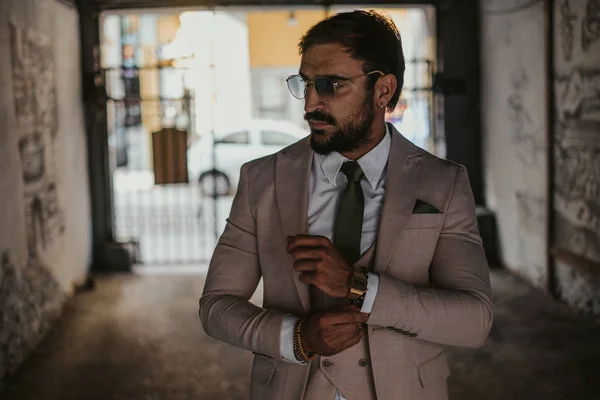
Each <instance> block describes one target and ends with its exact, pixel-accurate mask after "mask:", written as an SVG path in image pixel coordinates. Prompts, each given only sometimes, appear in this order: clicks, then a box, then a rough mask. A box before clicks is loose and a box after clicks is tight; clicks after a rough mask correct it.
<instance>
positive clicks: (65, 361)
mask: <svg viewBox="0 0 600 400" xmlns="http://www.w3.org/2000/svg"><path fill="white" fill-rule="evenodd" d="M492 280H493V286H494V296H495V326H494V329H493V331H492V333H491V335H490V339H489V340H488V343H487V344H486V345H485V346H483V347H482V348H480V349H478V350H470V349H458V348H451V349H448V353H449V358H450V363H451V368H452V375H451V377H450V378H449V387H450V398H451V399H462V400H470V399H478V400H479V399H488V400H496V399H498V400H500V399H502V400H508V399H528V400H529V399H540V400H541V399H544V400H553V399H577V400H584V399H599V398H600V386H598V384H597V380H598V378H600V376H599V375H600V340H599V339H600V324H598V323H597V322H594V321H590V320H586V319H585V318H582V317H580V316H577V315H574V314H573V313H571V312H570V311H569V309H567V308H566V307H564V306H562V305H559V304H556V303H554V302H552V301H551V300H549V299H548V298H547V297H545V296H544V295H542V294H540V293H539V292H537V291H534V290H532V289H531V288H530V287H529V286H527V285H525V284H523V283H522V282H521V281H519V280H518V279H516V278H514V277H512V276H510V275H508V274H506V273H503V272H498V271H494V272H493V276H492ZM202 284H203V279H202V277H201V276H164V275H154V276H143V277H142V276H110V277H103V278H100V279H98V282H97V289H96V290H95V291H92V292H86V293H82V294H80V295H78V296H77V297H75V298H74V299H73V300H72V301H71V302H70V303H69V304H68V305H67V307H66V310H65V314H64V317H63V318H62V319H61V320H60V322H59V323H58V324H57V325H56V327H55V328H54V329H53V331H52V332H51V333H50V334H49V335H48V336H47V337H46V339H45V340H44V341H43V342H42V343H41V344H40V346H39V347H38V348H37V350H36V351H35V352H34V353H33V354H32V355H31V356H30V358H29V359H28V361H27V362H26V363H25V364H24V365H23V366H22V368H21V369H20V370H19V371H18V373H17V374H16V375H15V376H14V377H13V378H12V380H11V382H9V383H8V385H7V386H6V388H5V391H4V392H3V393H0V398H1V399H3V400H33V399H40V400H41V399H43V400H58V399H61V400H84V399H89V400H109V399H116V400H125V399H127V400H138V399H139V400H158V399H161V400H179V399H181V400H184V399H185V400H192V399H194V400H200V399H245V398H246V396H247V387H248V378H247V377H248V368H249V362H250V355H249V354H248V353H245V352H242V351H241V350H238V349H235V348H232V347H230V346H227V345H224V344H221V343H218V342H216V341H214V340H213V339H211V338H209V337H207V336H206V335H205V334H204V333H203V332H202V329H201V327H200V323H199V321H198V317H197V300H198V297H199V295H200V293H201V290H202Z"/></svg>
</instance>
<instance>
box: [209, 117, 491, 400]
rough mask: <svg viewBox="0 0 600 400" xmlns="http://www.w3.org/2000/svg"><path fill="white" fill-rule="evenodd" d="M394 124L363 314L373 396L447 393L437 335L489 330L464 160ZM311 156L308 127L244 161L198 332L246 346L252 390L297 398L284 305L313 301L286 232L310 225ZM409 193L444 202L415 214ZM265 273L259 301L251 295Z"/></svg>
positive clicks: (299, 382)
mask: <svg viewBox="0 0 600 400" xmlns="http://www.w3.org/2000/svg"><path fill="white" fill-rule="evenodd" d="M391 130H392V145H391V151H390V156H389V160H388V170H387V178H386V179H387V181H386V192H385V197H384V204H383V208H382V217H381V225H380V228H379V233H378V237H377V241H376V248H375V250H376V253H375V257H374V263H373V269H374V272H376V273H378V274H379V276H380V282H379V290H378V293H377V297H376V300H375V303H374V305H373V309H372V312H371V314H370V316H369V319H368V325H369V328H368V342H369V349H370V356H371V363H372V364H371V365H372V370H373V379H374V383H375V389H376V393H377V398H378V399H380V400H386V399H394V400H400V399H406V400H418V399H444V398H446V397H447V389H446V378H447V377H448V375H449V367H448V363H447V360H446V356H445V353H444V351H443V349H442V345H454V346H466V347H478V346H480V345H482V344H483V343H484V342H485V340H486V338H487V335H488V333H489V330H490V327H491V324H492V310H491V289H490V280H489V270H488V265H487V262H486V259H485V255H484V252H483V247H482V243H481V238H480V236H479V232H478V228H477V221H476V216H475V203H474V200H473V195H472V191H471V187H470V184H469V181H468V177H467V172H466V170H465V168H464V167H462V166H460V165H457V164H454V163H452V162H450V161H446V160H442V159H439V158H437V157H435V156H433V155H431V154H429V153H427V152H426V151H424V150H423V149H421V148H419V147H417V146H415V145H413V144H412V143H411V142H409V141H408V140H407V139H406V138H404V137H403V136H402V135H401V134H400V133H398V132H397V131H396V130H395V129H393V128H392V129H391ZM312 156H313V152H312V150H311V148H310V144H309V140H308V138H306V139H304V140H302V141H300V142H298V143H296V144H294V145H292V146H290V147H288V148H286V149H284V150H282V151H280V152H278V153H276V154H274V155H271V156H267V157H264V158H261V159H258V160H255V161H252V162H249V163H247V164H245V165H244V166H243V167H242V169H241V176H240V183H239V186H238V191H237V193H236V195H235V198H234V201H233V206H232V208H231V213H230V215H229V218H228V219H227V225H226V228H225V231H224V233H223V234H222V236H221V238H220V239H219V242H218V245H217V247H216V249H215V252H214V255H213V257H212V260H211V262H210V267H209V271H208V275H207V278H206V284H205V287H204V291H203V294H202V297H201V298H200V311H199V314H200V320H201V322H202V326H203V327H204V330H205V332H206V333H207V334H208V335H210V336H212V337H214V338H216V339H218V340H221V341H224V342H226V343H229V344H231V345H233V346H236V347H240V348H242V349H246V350H249V351H252V352H253V353H254V359H253V363H252V371H251V394H250V398H251V399H257V400H258V399H261V400H263V399H286V400H300V399H302V398H303V393H304V390H305V387H306V382H307V379H308V371H309V369H308V367H307V366H303V365H297V364H291V363H288V362H286V361H284V360H283V359H282V358H281V357H280V331H281V325H282V321H283V318H284V315H285V314H288V313H291V314H295V315H299V316H300V315H306V314H308V313H310V311H311V310H310V301H309V288H308V286H307V285H305V284H303V283H301V282H300V281H299V280H298V273H297V272H296V271H295V270H294V269H293V267H292V264H293V258H292V256H291V255H289V254H287V252H286V237H287V236H288V235H296V234H300V233H307V206H308V189H309V181H310V167H311V162H312ZM417 199H420V200H422V201H425V202H427V203H429V204H431V205H433V206H435V207H436V208H438V209H439V210H440V211H441V212H440V213H439V214H413V213H412V211H413V207H414V205H415V202H416V200H417ZM261 278H262V279H263V286H264V298H263V306H262V308H261V307H258V306H256V305H253V304H251V303H250V302H249V299H250V297H251V296H252V295H253V293H254V291H255V289H256V287H257V285H258V283H259V281H260V279H261ZM326 400H329V399H326ZM350 400H352V399H351V398H350Z"/></svg>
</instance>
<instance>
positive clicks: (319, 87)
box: [285, 71, 384, 102]
mask: <svg viewBox="0 0 600 400" xmlns="http://www.w3.org/2000/svg"><path fill="white" fill-rule="evenodd" d="M372 74H380V75H384V73H383V72H381V71H371V72H367V73H366V74H362V75H358V76H354V77H352V78H344V77H336V78H328V77H325V76H317V77H316V78H315V79H314V80H312V81H309V80H307V79H304V78H303V77H302V76H300V75H290V76H289V77H288V78H287V79H286V80H285V81H286V82H287V87H288V89H289V90H290V93H291V94H292V96H294V97H295V98H297V99H300V100H302V99H304V98H305V97H306V93H308V89H309V87H310V85H312V86H313V87H314V88H315V92H316V93H317V96H318V97H319V99H320V100H321V101H323V102H327V101H329V100H331V99H333V97H334V96H335V91H336V89H337V88H338V87H339V86H340V84H341V83H342V82H346V81H351V80H354V79H358V78H362V77H363V76H368V75H372Z"/></svg>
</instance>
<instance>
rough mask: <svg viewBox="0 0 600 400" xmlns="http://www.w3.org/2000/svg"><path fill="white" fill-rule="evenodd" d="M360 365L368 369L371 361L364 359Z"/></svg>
mask: <svg viewBox="0 0 600 400" xmlns="http://www.w3.org/2000/svg"><path fill="white" fill-rule="evenodd" d="M358 365H360V366H361V367H366V366H367V365H369V361H367V360H365V359H362V360H360V361H359V362H358Z"/></svg>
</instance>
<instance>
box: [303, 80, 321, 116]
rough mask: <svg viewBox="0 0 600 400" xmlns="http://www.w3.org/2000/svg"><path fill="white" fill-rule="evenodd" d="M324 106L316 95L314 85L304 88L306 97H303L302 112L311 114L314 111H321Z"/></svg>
mask: <svg viewBox="0 0 600 400" xmlns="http://www.w3.org/2000/svg"><path fill="white" fill-rule="evenodd" d="M324 106H325V104H324V103H323V102H322V101H321V99H320V98H319V96H318V95H317V91H316V90H315V86H314V85H309V86H308V87H307V88H306V96H304V112H307V113H308V112H311V111H315V110H322V109H323V108H324Z"/></svg>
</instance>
